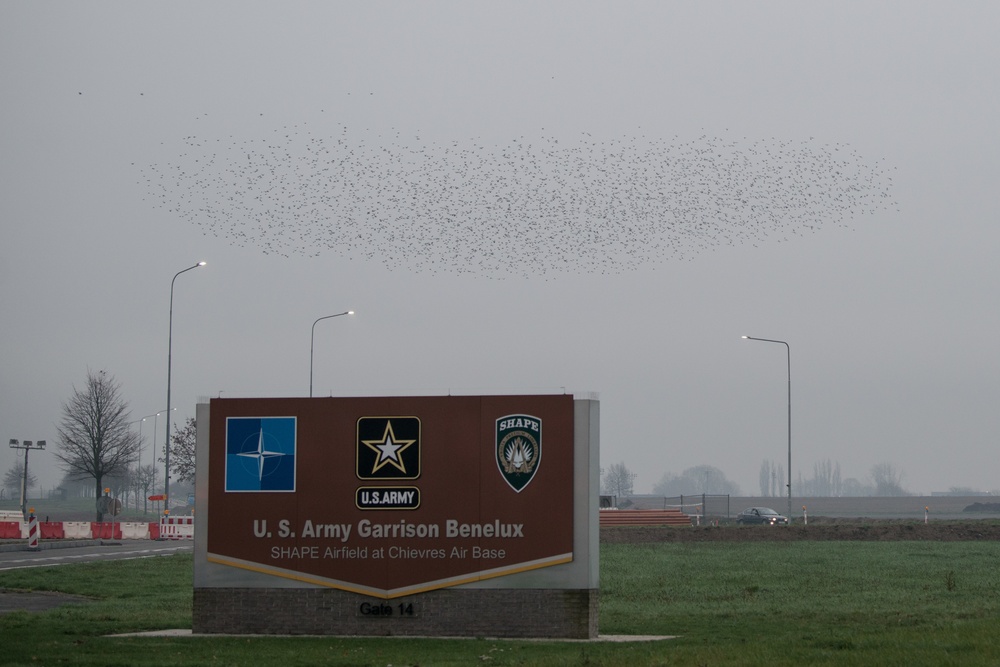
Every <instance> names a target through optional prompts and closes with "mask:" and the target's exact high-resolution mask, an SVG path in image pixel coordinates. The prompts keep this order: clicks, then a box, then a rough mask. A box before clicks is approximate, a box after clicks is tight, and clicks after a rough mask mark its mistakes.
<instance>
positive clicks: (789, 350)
mask: <svg viewBox="0 0 1000 667" xmlns="http://www.w3.org/2000/svg"><path fill="white" fill-rule="evenodd" d="M743 338H745V339H747V340H759V341H762V342H764V343H779V344H781V345H784V346H785V353H786V355H787V360H788V523H789V524H791V523H792V348H791V347H790V346H789V345H788V343H786V342H785V341H783V340H772V339H770V338H754V337H753V336H743Z"/></svg>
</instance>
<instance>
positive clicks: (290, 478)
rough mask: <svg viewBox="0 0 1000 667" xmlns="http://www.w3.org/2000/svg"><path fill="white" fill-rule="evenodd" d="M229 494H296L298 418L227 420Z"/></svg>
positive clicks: (239, 418) (238, 418) (242, 418)
mask: <svg viewBox="0 0 1000 667" xmlns="http://www.w3.org/2000/svg"><path fill="white" fill-rule="evenodd" d="M226 491H227V492H228V491H247V492H258V493H274V492H286V491H295V417H229V418H227V419H226Z"/></svg>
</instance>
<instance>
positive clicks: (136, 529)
mask: <svg viewBox="0 0 1000 667" xmlns="http://www.w3.org/2000/svg"><path fill="white" fill-rule="evenodd" d="M119 525H120V526H121V530H122V539H123V540H147V539H149V525H148V524H145V523H136V522H134V521H127V522H125V523H121V524H119Z"/></svg>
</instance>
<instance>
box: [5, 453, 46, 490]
mask: <svg viewBox="0 0 1000 667" xmlns="http://www.w3.org/2000/svg"><path fill="white" fill-rule="evenodd" d="M23 483H24V462H22V461H18V462H17V463H15V464H14V465H12V466H11V467H10V470H8V471H7V474H5V475H4V476H3V486H4V488H5V489H7V490H8V491H9V492H10V497H11V498H14V497H18V498H20V497H21V484H23ZM37 485H38V478H37V477H35V476H34V475H33V474H32V473H31V469H30V468H29V469H28V490H30V489H31V488H32V487H34V486H37ZM25 496H27V494H25Z"/></svg>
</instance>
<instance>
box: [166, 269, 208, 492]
mask: <svg viewBox="0 0 1000 667" xmlns="http://www.w3.org/2000/svg"><path fill="white" fill-rule="evenodd" d="M205 264H207V262H198V263H197V264H195V265H194V266H189V267H188V268H186V269H183V270H181V271H178V272H177V273H175V274H174V277H173V280H171V281H170V320H169V328H168V329H167V409H166V410H165V412H166V413H167V440H166V442H165V443H164V444H163V452H164V462H163V463H164V465H163V472H164V475H163V508H164V509H170V505H169V503H170V362H171V356H172V355H173V349H174V281H175V280H177V276H179V275H181V274H182V273H187V272H188V271H191V270H193V269H197V268H198V267H199V266H205ZM153 465H156V461H155V459H154V461H153Z"/></svg>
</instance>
